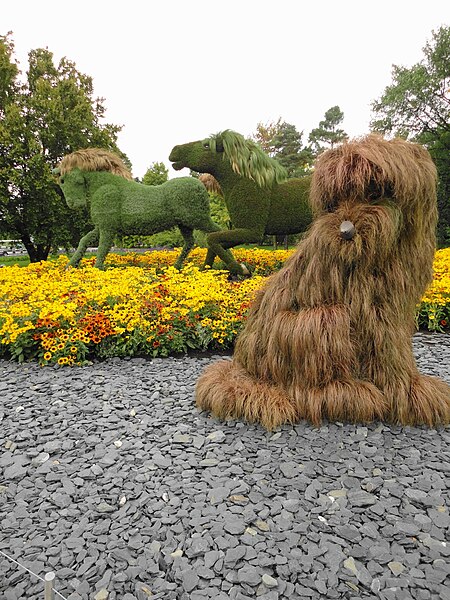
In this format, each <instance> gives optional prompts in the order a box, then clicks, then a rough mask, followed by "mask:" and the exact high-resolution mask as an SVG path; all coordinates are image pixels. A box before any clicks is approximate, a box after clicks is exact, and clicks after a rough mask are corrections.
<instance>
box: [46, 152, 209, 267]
mask: <svg viewBox="0 0 450 600" xmlns="http://www.w3.org/2000/svg"><path fill="white" fill-rule="evenodd" d="M53 172H54V174H55V175H59V176H60V178H59V184H60V186H61V189H62V191H63V193H64V197H65V198H66V201H67V204H68V206H69V207H70V208H77V207H82V206H86V205H87V206H88V207H89V210H90V214H91V219H92V222H93V223H94V225H95V228H94V229H93V230H92V231H90V232H89V233H87V234H86V235H85V236H84V237H83V238H81V240H80V243H79V245H78V248H77V250H76V252H75V254H74V255H73V256H72V258H71V260H70V264H71V265H72V266H76V265H77V264H78V263H79V261H80V260H81V258H82V257H83V255H84V253H85V251H86V248H87V247H88V246H89V245H90V244H92V243H94V242H95V240H96V239H99V247H98V253H97V259H96V263H95V265H96V267H99V268H102V267H103V264H104V260H105V257H106V255H107V254H108V252H109V251H110V249H111V246H112V244H113V240H114V237H115V236H116V235H118V234H120V235H129V234H132V235H150V234H152V233H157V232H159V231H165V230H166V229H171V228H172V227H174V226H175V225H177V226H178V228H179V230H180V231H181V234H182V236H183V239H184V245H183V248H182V249H181V253H180V255H179V257H178V259H177V261H176V263H175V266H176V267H177V268H179V269H180V268H181V267H182V264H183V260H184V259H185V258H186V257H187V256H188V254H189V252H190V251H191V249H192V248H193V246H194V238H193V231H194V229H200V230H201V231H204V232H207V233H209V232H212V231H217V230H220V227H219V226H218V225H216V224H215V223H214V222H213V221H212V220H211V217H210V213H209V196H208V192H207V191H206V188H205V186H204V185H203V184H202V183H201V182H200V181H198V180H197V179H195V178H194V177H180V178H178V179H172V180H170V181H167V182H166V183H163V184H162V185H154V186H149V185H143V184H141V183H136V182H135V181H133V180H132V177H131V173H130V171H129V170H128V169H127V168H126V166H125V165H124V163H123V162H122V161H121V160H120V158H119V157H118V156H116V155H115V154H113V153H111V152H108V151H107V150H102V149H100V148H87V149H85V150H78V151H76V152H73V153H72V154H69V155H67V156H65V157H64V158H63V159H62V161H61V163H60V164H59V167H58V168H56V169H54V171H53Z"/></svg>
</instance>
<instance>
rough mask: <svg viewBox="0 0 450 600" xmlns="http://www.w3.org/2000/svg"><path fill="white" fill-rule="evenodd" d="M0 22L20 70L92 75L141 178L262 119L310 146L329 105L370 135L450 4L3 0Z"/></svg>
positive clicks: (351, 128)
mask: <svg viewBox="0 0 450 600" xmlns="http://www.w3.org/2000/svg"><path fill="white" fill-rule="evenodd" d="M0 22H1V28H2V29H1V30H0V34H2V35H4V34H6V33H7V32H8V31H12V32H13V40H14V43H15V48H16V57H17V59H18V60H19V63H20V68H21V70H22V71H26V69H27V64H28V63H27V54H28V52H29V51H30V50H31V49H36V48H45V47H47V48H48V49H49V50H50V51H51V52H53V54H54V59H55V62H58V61H59V59H60V58H61V57H63V56H66V57H67V58H68V59H70V60H72V61H74V62H75V64H76V66H77V68H78V70H80V71H82V72H83V73H86V74H87V75H90V76H91V77H92V78H93V81H94V87H95V94H96V95H97V96H101V97H104V98H105V103H104V105H105V107H106V108H107V112H106V121H107V122H111V123H114V124H117V125H123V126H124V127H123V130H122V132H121V133H120V134H119V146H120V148H121V150H122V151H124V152H125V153H126V154H127V155H128V157H129V158H130V160H131V162H132V164H133V174H134V175H135V176H138V177H142V176H143V175H144V173H145V171H146V170H147V168H148V167H149V166H150V165H151V163H153V162H154V161H162V162H164V163H165V164H166V166H169V161H168V156H169V153H170V150H171V148H172V147H173V146H174V145H176V144H180V143H185V142H190V141H193V140H197V139H202V138H205V137H207V136H208V135H210V134H212V133H217V132H218V131H221V130H223V129H228V128H229V129H234V130H235V131H238V132H239V133H242V134H244V135H245V136H247V135H250V134H251V133H253V132H254V131H255V129H256V125H257V123H258V122H259V121H263V122H267V121H272V120H277V119H278V117H281V118H282V119H284V120H285V121H287V122H288V123H292V124H294V125H295V126H296V127H297V129H298V130H299V131H304V137H303V141H304V142H306V141H307V137H308V134H309V132H310V131H311V129H313V128H314V127H317V125H318V123H319V121H320V120H322V119H323V117H324V113H325V111H326V110H328V109H329V108H330V107H331V106H335V105H339V107H340V108H341V110H342V111H343V112H344V115H345V118H344V122H343V128H344V129H345V131H346V132H347V133H348V134H349V135H350V136H357V135H362V134H364V133H367V131H368V124H369V120H370V117H371V109H370V104H371V102H372V101H373V100H375V99H377V98H379V97H380V95H381V94H382V92H383V90H384V89H385V87H386V86H387V85H389V84H390V83H391V81H392V79H391V67H392V65H393V64H396V65H404V66H408V67H409V66H411V65H412V64H414V63H416V62H418V61H419V60H420V59H421V58H422V56H423V53H422V48H423V47H424V46H425V43H426V42H427V41H428V40H430V39H431V32H432V30H436V29H437V28H438V27H439V26H440V25H447V26H448V25H449V23H450V2H449V1H448V0H426V1H424V0H420V1H418V0H389V1H388V0H378V1H375V2H374V1H371V2H369V1H367V0H366V1H365V0H319V1H317V0H316V1H314V0H313V1H312V2H305V1H301V0H272V1H269V0H225V1H224V2H222V1H219V0H158V1H155V0H153V1H152V0H127V1H126V0H123V1H122V2H118V1H117V0H89V1H87V0H77V1H76V2H75V1H73V2H64V1H62V0H38V1H34V0H6V2H4V3H2V7H1V21H0ZM174 175H175V172H174V171H171V176H174ZM177 175H187V171H186V170H182V171H181V172H179V173H177Z"/></svg>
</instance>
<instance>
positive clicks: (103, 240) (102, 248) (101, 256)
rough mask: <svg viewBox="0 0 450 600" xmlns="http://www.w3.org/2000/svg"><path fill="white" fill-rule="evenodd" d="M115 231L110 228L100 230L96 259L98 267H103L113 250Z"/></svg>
mask: <svg viewBox="0 0 450 600" xmlns="http://www.w3.org/2000/svg"><path fill="white" fill-rule="evenodd" d="M114 233H115V232H114V231H111V230H109V229H106V230H105V229H101V230H100V240H99V243H98V252H97V260H96V261H95V266H96V267H97V269H103V263H104V261H105V258H106V255H107V254H108V252H109V251H110V250H111V246H112V245H113V241H114Z"/></svg>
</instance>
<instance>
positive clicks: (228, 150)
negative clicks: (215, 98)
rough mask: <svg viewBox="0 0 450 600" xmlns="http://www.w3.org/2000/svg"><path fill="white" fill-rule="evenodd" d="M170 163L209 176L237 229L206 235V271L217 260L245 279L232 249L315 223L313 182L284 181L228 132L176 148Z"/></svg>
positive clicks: (278, 169)
mask: <svg viewBox="0 0 450 600" xmlns="http://www.w3.org/2000/svg"><path fill="white" fill-rule="evenodd" d="M169 160H170V161H172V163H173V168H174V169H175V170H180V169H182V168H184V167H188V168H190V169H193V170H194V171H198V172H199V173H210V174H211V175H213V176H214V177H215V178H216V179H217V181H218V182H219V184H220V187H221V188H222V192H223V195H224V199H225V204H226V206H227V210H228V213H229V215H230V220H231V223H232V226H233V229H230V230H222V231H215V232H212V233H210V234H208V236H207V244H208V254H207V258H206V264H207V265H210V266H211V265H212V263H213V261H214V258H215V256H216V255H217V256H219V257H220V258H221V259H222V260H223V262H224V263H225V264H226V266H227V268H228V269H229V270H230V271H231V272H232V273H234V274H245V272H244V270H243V267H242V266H241V265H240V264H239V263H238V262H237V261H235V260H234V258H233V257H232V255H231V254H230V252H228V251H227V250H228V249H229V248H233V247H234V246H237V245H239V244H252V243H259V242H260V241H261V240H262V238H263V236H264V235H265V234H266V235H288V234H294V233H301V232H303V231H305V229H306V228H307V226H308V225H309V224H310V222H311V219H312V214H311V209H310V207H309V201H308V197H309V188H310V178H309V177H304V178H300V179H288V180H286V173H285V171H284V169H283V167H282V166H281V165H280V164H279V163H278V162H277V161H276V160H274V159H273V158H270V157H269V156H267V154H265V153H264V152H263V151H262V149H261V148H260V147H259V146H258V145H257V144H256V143H255V142H253V141H252V140H247V139H245V138H244V137H243V136H242V135H241V134H240V133H236V132H235V131H231V130H229V129H227V130H225V131H223V132H222V133H218V134H217V135H212V136H210V137H209V138H207V139H205V140H199V141H195V142H190V143H187V144H182V145H179V146H175V147H174V148H173V149H172V152H171V153H170V156H169Z"/></svg>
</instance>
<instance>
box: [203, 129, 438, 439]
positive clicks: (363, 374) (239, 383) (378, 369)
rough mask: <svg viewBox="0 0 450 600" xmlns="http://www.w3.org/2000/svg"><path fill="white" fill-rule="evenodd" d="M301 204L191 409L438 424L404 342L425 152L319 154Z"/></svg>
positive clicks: (421, 268)
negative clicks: (303, 227) (289, 252)
mask: <svg viewBox="0 0 450 600" xmlns="http://www.w3.org/2000/svg"><path fill="white" fill-rule="evenodd" d="M311 204H312V207H313V211H314V221H313V223H312V225H311V227H310V229H309V232H308V234H307V235H306V237H305V238H304V240H303V241H302V242H301V243H300V244H299V246H298V248H297V250H296V252H295V254H294V255H293V256H292V257H291V258H290V259H289V260H288V261H287V262H286V264H285V266H284V267H283V268H282V269H281V270H280V271H279V272H278V273H276V274H274V275H273V276H272V277H270V279H269V280H268V282H267V284H266V285H265V287H264V288H263V289H262V290H261V291H260V293H259V295H258V296H257V298H256V300H255V302H254V304H253V306H252V308H251V310H250V315H249V318H248V321H247V323H246V325H245V327H244V329H243V330H242V332H241V334H240V335H239V337H238V339H237V342H236V349H235V353H234V357H233V360H232V361H226V360H223V361H220V362H217V363H214V364H212V365H210V366H209V367H208V368H207V369H206V370H205V372H204V373H203V374H202V375H201V377H200V379H199V381H198V383H197V388H196V399H197V406H198V407H199V408H201V409H204V410H208V411H211V412H212V413H214V414H215V415H216V416H218V417H221V418H224V419H226V418H243V419H245V420H247V421H250V422H252V421H258V422H260V423H261V424H262V425H263V426H264V427H266V428H267V429H273V428H275V427H277V426H278V425H280V424H282V423H293V422H296V421H299V420H301V419H308V420H309V421H311V422H312V423H313V424H315V425H319V424H320V423H321V422H322V420H323V419H327V420H329V421H351V422H369V421H372V420H374V419H380V420H385V421H390V422H392V423H401V424H404V425H420V424H425V425H428V426H435V425H438V424H445V423H449V422H450V387H449V386H448V385H447V384H445V383H444V382H443V381H440V380H439V379H436V378H434V377H428V376H425V375H421V374H420V373H419V372H418V370H417V367H416V363H415V359H414V356H413V352H412V345H411V336H412V333H413V330H414V315H415V307H416V305H417V303H418V302H419V301H420V299H421V297H422V295H423V292H424V291H425V289H426V286H427V284H428V283H429V282H430V281H431V278H432V263H433V256H434V250H435V227H436V222H437V208H436V172H435V167H434V165H433V162H432V161H431V158H430V156H429V154H428V152H427V151H426V150H425V149H424V148H422V147H421V146H418V145H416V144H412V143H409V142H406V141H403V140H401V139H395V140H392V141H387V140H384V139H383V138H381V137H378V136H375V135H369V136H367V137H366V138H363V139H361V140H356V141H353V142H349V143H346V144H344V145H342V146H340V147H338V148H335V149H332V150H329V151H327V152H325V153H324V154H323V155H322V156H320V157H319V159H318V161H317V163H316V168H315V171H314V175H313V181H312V189H311Z"/></svg>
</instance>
